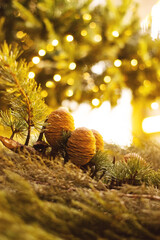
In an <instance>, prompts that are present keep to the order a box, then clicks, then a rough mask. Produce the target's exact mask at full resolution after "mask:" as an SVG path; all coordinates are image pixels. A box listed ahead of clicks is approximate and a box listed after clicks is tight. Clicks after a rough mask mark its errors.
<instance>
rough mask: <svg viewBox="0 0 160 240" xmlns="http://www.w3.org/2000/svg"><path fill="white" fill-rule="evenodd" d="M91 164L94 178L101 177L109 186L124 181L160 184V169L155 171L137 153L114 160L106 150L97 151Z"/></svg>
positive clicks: (138, 183) (136, 183)
mask: <svg viewBox="0 0 160 240" xmlns="http://www.w3.org/2000/svg"><path fill="white" fill-rule="evenodd" d="M92 164H94V165H95V172H94V176H95V178H96V179H101V180H102V181H103V182H104V183H105V184H107V185H108V186H109V187H111V188H112V187H114V186H121V185H122V184H126V183H127V184H132V185H141V184H142V183H145V184H146V185H154V186H156V187H159V186H160V171H159V170H158V171H155V170H154V169H153V168H152V167H151V164H150V163H147V162H146V161H145V160H144V159H143V158H141V157H138V155H137V156H136V155H135V156H134V155H133V156H132V157H130V158H128V160H127V161H125V159H121V160H119V161H114V158H113V157H112V156H111V155H110V154H108V152H107V151H104V152H97V153H96V155H95V156H94V158H93V159H92Z"/></svg>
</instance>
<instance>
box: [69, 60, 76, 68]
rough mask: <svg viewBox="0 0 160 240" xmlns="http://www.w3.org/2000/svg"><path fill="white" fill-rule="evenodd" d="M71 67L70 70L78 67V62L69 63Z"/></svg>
mask: <svg viewBox="0 0 160 240" xmlns="http://www.w3.org/2000/svg"><path fill="white" fill-rule="evenodd" d="M69 69H70V70H74V69H76V63H75V62H72V63H70V64H69Z"/></svg>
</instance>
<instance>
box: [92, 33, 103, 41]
mask: <svg viewBox="0 0 160 240" xmlns="http://www.w3.org/2000/svg"><path fill="white" fill-rule="evenodd" d="M93 39H94V41H95V42H101V41H102V36H101V35H100V34H96V35H95V36H94V38H93Z"/></svg>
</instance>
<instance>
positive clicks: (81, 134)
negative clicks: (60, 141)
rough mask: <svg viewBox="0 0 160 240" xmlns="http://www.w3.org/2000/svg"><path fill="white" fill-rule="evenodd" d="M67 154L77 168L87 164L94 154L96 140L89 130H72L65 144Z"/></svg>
mask: <svg viewBox="0 0 160 240" xmlns="http://www.w3.org/2000/svg"><path fill="white" fill-rule="evenodd" d="M66 150H67V154H68V157H69V159H70V160H71V162H73V163H74V164H76V165H77V166H83V165H85V164H87V163H88V162H89V161H90V160H91V159H92V158H93V156H94V154H95V152H96V140H95V137H94V135H93V133H92V131H91V130H89V129H87V128H84V127H81V128H77V129H76V130H74V131H73V132H72V134H71V136H70V138H69V139H68V142H67V148H66Z"/></svg>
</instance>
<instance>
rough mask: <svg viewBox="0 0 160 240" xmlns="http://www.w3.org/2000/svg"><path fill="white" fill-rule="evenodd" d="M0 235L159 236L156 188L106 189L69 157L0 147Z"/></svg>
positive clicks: (29, 238)
mask: <svg viewBox="0 0 160 240" xmlns="http://www.w3.org/2000/svg"><path fill="white" fill-rule="evenodd" d="M0 189H1V190H0V239H1V240H11V239H15V240H21V239H23V240H37V239H43V240H44V239H45V240H53V239H55V240H56V239H68V240H71V239H74V240H76V239H86V240H90V239H92V240H94V239H99V240H103V239H117V240H120V239H132V240H134V239H135V240H136V239H160V223H159V219H160V191H159V190H158V189H157V188H153V187H152V186H148V187H145V186H144V185H141V186H131V185H123V186H122V187H119V188H116V189H110V190H109V189H107V188H106V186H105V185H104V184H103V183H102V182H101V181H98V182H97V181H95V180H93V179H92V178H90V177H89V175H88V174H86V173H83V172H82V171H81V170H80V169H78V168H77V167H76V166H74V165H73V164H71V163H68V164H66V165H65V166H63V163H62V160H61V159H57V160H56V161H50V160H48V159H45V158H44V159H42V158H41V157H40V156H34V155H33V156H31V155H30V154H29V153H25V154H16V153H12V152H10V151H8V150H5V151H4V150H1V152H0Z"/></svg>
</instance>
